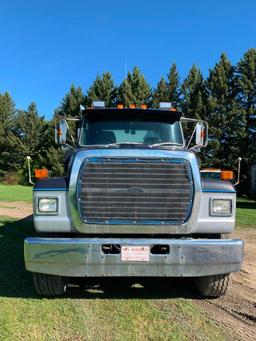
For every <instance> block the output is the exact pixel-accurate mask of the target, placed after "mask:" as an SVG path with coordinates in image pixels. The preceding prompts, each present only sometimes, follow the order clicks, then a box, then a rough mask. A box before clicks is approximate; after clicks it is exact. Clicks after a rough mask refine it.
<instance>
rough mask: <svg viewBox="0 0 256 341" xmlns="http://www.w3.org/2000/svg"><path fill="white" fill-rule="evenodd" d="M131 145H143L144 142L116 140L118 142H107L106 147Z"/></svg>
mask: <svg viewBox="0 0 256 341" xmlns="http://www.w3.org/2000/svg"><path fill="white" fill-rule="evenodd" d="M129 145H134V146H138V145H140V146H143V145H144V144H143V143H141V142H116V143H109V144H106V145H105V146H104V147H105V148H108V147H122V146H129Z"/></svg>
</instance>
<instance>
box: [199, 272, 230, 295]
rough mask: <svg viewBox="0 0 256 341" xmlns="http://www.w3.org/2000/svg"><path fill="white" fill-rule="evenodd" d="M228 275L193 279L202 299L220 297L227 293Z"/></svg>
mask: <svg viewBox="0 0 256 341" xmlns="http://www.w3.org/2000/svg"><path fill="white" fill-rule="evenodd" d="M228 283H229V274H224V275H212V276H205V277H197V278H195V285H196V288H197V290H198V292H199V293H200V294H201V295H202V296H204V297H220V296H222V295H224V294H225V293H226V291H227V288H228Z"/></svg>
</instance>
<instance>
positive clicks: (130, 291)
mask: <svg viewBox="0 0 256 341" xmlns="http://www.w3.org/2000/svg"><path fill="white" fill-rule="evenodd" d="M33 233H34V231H33V227H32V224H31V223H29V222H22V221H19V222H18V221H13V220H10V219H6V218H0V249H1V253H0V279H1V280H0V333H1V337H0V339H1V341H2V340H86V341H87V340H88V341H90V340H93V341H97V340H101V341H102V340H103V341H104V340H122V341H123V340H132V341H134V340H138V341H140V340H178V341H180V340H226V336H225V332H224V331H223V330H222V328H220V327H219V326H216V325H215V324H214V323H213V322H211V321H210V320H209V319H208V318H207V316H206V315H205V314H204V313H202V312H201V311H200V310H199V308H197V307H196V306H195V305H194V304H193V303H192V300H191V297H193V295H194V294H193V291H192V290H191V286H190V285H189V286H184V284H183V282H184V281H182V280H180V281H179V282H178V284H177V283H176V284H173V283H172V286H171V285H170V286H169V284H168V282H166V281H157V280H154V283H151V284H150V286H149V287H147V286H146V287H144V288H143V287H136V288H130V287H129V285H128V283H124V284H122V285H119V286H118V285H113V283H110V284H108V285H105V286H104V285H103V286H99V287H95V286H92V285H91V286H87V287H86V288H83V289H81V288H76V287H73V288H69V290H68V292H67V294H66V296H65V297H63V298H58V299H41V298H38V297H37V295H36V294H35V293H34V290H33V287H32V278H31V274H30V273H28V272H27V271H25V269H24V264H23V240H24V238H25V237H26V236H27V235H32V234H33ZM191 292H192V293H191Z"/></svg>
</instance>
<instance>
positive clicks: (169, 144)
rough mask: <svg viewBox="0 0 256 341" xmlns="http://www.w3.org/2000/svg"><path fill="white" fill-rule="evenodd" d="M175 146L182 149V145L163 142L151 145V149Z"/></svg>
mask: <svg viewBox="0 0 256 341" xmlns="http://www.w3.org/2000/svg"><path fill="white" fill-rule="evenodd" d="M173 146H179V147H182V144H180V143H176V142H161V143H154V144H151V145H150V146H149V147H150V148H153V147H173Z"/></svg>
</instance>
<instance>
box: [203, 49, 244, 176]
mask: <svg viewBox="0 0 256 341" xmlns="http://www.w3.org/2000/svg"><path fill="white" fill-rule="evenodd" d="M234 71H235V68H234V67H233V66H232V65H231V63H230V61H229V60H228V59H227V57H226V55H225V54H222V55H221V57H220V61H219V62H218V63H217V64H215V67H214V68H213V69H212V70H210V73H209V77H208V80H207V88H208V91H209V98H208V111H209V114H208V120H209V126H210V135H209V136H210V143H209V148H208V157H209V158H208V161H209V162H210V165H211V166H214V167H219V168H222V169H223V168H228V169H234V168H235V167H236V165H237V157H238V156H239V155H240V148H241V143H242V140H243V138H244V136H245V124H244V118H243V113H242V112H241V110H240V109H239V107H238V105H237V101H236V96H237V89H236V86H235V72H234Z"/></svg>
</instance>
